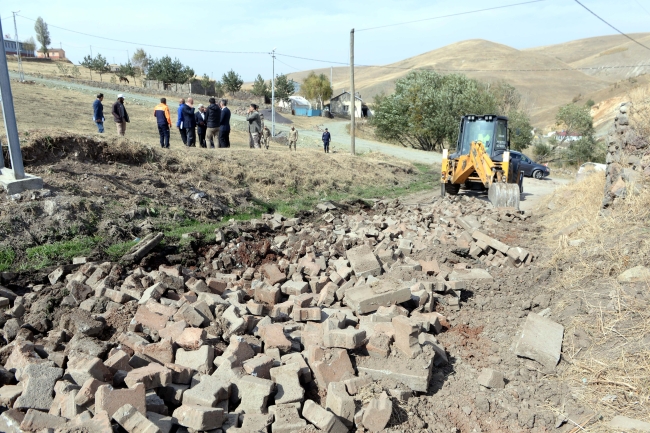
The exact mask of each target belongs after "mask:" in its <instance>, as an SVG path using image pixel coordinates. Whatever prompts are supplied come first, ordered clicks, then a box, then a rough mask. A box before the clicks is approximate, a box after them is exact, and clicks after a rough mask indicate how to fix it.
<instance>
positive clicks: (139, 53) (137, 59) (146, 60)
mask: <svg viewBox="0 0 650 433" xmlns="http://www.w3.org/2000/svg"><path fill="white" fill-rule="evenodd" d="M152 60H153V59H152V58H151V56H149V55H148V54H147V53H146V52H145V50H143V49H142V48H138V49H137V50H135V53H133V56H131V63H132V64H133V66H134V67H135V68H139V69H140V71H141V72H142V73H143V74H146V73H147V72H148V71H149V65H150V63H151V61H152ZM133 78H134V79H135V77H133Z"/></svg>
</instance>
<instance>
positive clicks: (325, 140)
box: [323, 128, 332, 153]
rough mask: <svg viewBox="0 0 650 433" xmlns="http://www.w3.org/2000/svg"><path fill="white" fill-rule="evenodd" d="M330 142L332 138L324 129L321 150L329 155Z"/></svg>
mask: <svg viewBox="0 0 650 433" xmlns="http://www.w3.org/2000/svg"><path fill="white" fill-rule="evenodd" d="M330 141H332V136H331V135H330V132H329V131H328V130H327V128H325V132H323V149H324V150H325V153H330Z"/></svg>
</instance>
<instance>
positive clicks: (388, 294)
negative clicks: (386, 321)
mask: <svg viewBox="0 0 650 433" xmlns="http://www.w3.org/2000/svg"><path fill="white" fill-rule="evenodd" d="M410 299H411V289H410V288H409V287H402V288H396V287H395V284H394V283H392V282H389V281H379V282H378V284H376V285H374V286H369V285H366V284H364V285H361V286H359V287H355V288H352V289H349V290H348V291H347V292H345V302H346V304H347V305H348V306H349V307H350V308H352V310H354V311H355V312H356V313H358V314H366V313H371V312H373V311H377V309H378V308H379V307H381V306H384V307H389V306H391V305H395V304H401V303H402V302H406V301H408V300H410Z"/></svg>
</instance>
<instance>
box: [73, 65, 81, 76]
mask: <svg viewBox="0 0 650 433" xmlns="http://www.w3.org/2000/svg"><path fill="white" fill-rule="evenodd" d="M71 74H72V76H73V77H74V78H76V79H79V77H81V71H80V70H79V68H78V67H77V65H74V66H73V67H72V71H71Z"/></svg>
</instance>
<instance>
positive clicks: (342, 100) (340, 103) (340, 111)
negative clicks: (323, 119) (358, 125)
mask: <svg viewBox="0 0 650 433" xmlns="http://www.w3.org/2000/svg"><path fill="white" fill-rule="evenodd" d="M355 93H356V95H355V98H354V99H355V103H354V106H355V110H354V115H355V117H368V116H369V115H370V110H369V109H368V106H367V105H366V104H365V103H364V102H363V99H361V95H360V94H359V93H358V92H355ZM351 99H352V98H351V95H350V92H347V91H345V90H344V91H343V93H341V94H339V95H336V96H332V97H331V98H330V113H332V114H333V115H334V116H343V117H350V100H351Z"/></svg>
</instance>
